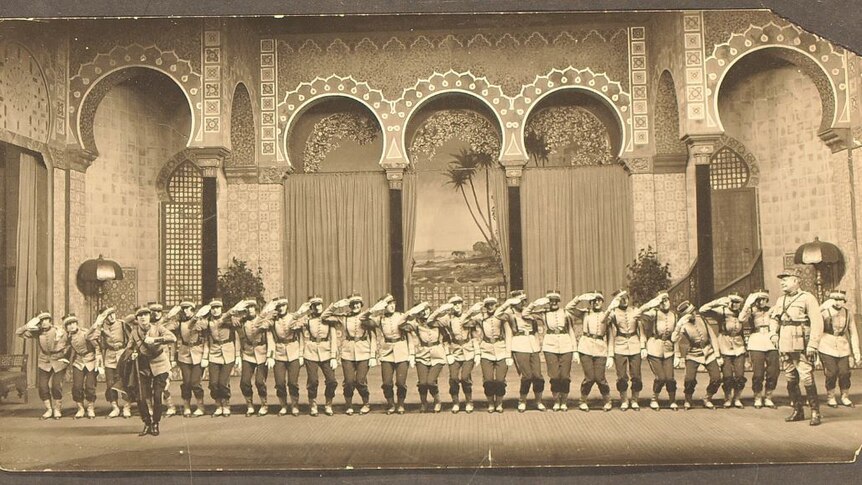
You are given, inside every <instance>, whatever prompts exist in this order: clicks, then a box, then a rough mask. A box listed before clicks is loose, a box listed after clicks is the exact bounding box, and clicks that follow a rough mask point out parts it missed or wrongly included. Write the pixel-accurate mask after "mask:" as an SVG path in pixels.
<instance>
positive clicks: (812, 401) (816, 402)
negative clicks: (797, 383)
mask: <svg viewBox="0 0 862 485" xmlns="http://www.w3.org/2000/svg"><path fill="white" fill-rule="evenodd" d="M805 395H806V397H807V398H808V405H809V406H810V407H811V421H810V422H809V423H808V424H809V425H811V426H817V425H819V424H820V421H821V420H822V416H821V415H820V399H819V398H818V397H817V388H816V387H815V386H806V387H805Z"/></svg>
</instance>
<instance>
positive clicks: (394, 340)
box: [383, 337, 404, 344]
mask: <svg viewBox="0 0 862 485" xmlns="http://www.w3.org/2000/svg"><path fill="white" fill-rule="evenodd" d="M383 341H384V342H386V343H387V344H397V343H398V342H403V341H404V337H395V338H389V337H383Z"/></svg>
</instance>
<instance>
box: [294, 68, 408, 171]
mask: <svg viewBox="0 0 862 485" xmlns="http://www.w3.org/2000/svg"><path fill="white" fill-rule="evenodd" d="M332 96H338V97H344V98H350V99H353V100H355V101H358V102H359V103H361V104H363V105H364V106H365V107H366V108H368V109H369V110H370V111H371V113H372V114H374V117H375V118H376V119H377V123H378V124H379V125H380V129H381V131H382V136H383V146H384V150H383V153H384V154H385V153H386V149H385V147H386V146H387V145H386V141H387V131H392V130H387V128H386V126H387V125H386V124H385V120H386V118H387V117H388V114H389V112H390V111H391V108H390V106H391V103H390V102H389V101H386V100H385V99H384V98H383V93H382V92H381V91H380V90H379V89H372V88H371V87H370V86H369V85H368V83H366V82H359V81H357V80H356V79H354V78H353V76H347V77H341V76H337V75H335V74H333V75H331V76H329V77H327V78H322V77H317V78H315V79H314V80H313V81H311V82H305V83H301V84H299V85H298V86H297V87H296V88H295V89H294V90H292V91H289V92H287V93H286V94H285V95H284V99H282V101H281V102H280V103H278V129H279V135H280V136H281V143H280V144H279V150H280V154H279V158H280V159H283V160H285V161H287V164H288V166H290V167H293V168H296V167H294V165H293V162H292V161H291V160H290V155H289V151H288V141H289V134H290V130H291V129H292V127H293V126H294V123H295V122H296V120H297V119H298V117H299V115H300V114H301V113H302V112H303V111H305V110H306V109H308V108H309V107H311V105H312V104H313V103H316V102H318V101H320V100H322V99H324V98H327V97H332ZM383 156H384V155H381V160H380V163H381V164H382V161H383Z"/></svg>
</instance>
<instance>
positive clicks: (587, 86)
mask: <svg viewBox="0 0 862 485" xmlns="http://www.w3.org/2000/svg"><path fill="white" fill-rule="evenodd" d="M565 89H574V90H582V91H587V92H590V93H592V94H594V95H596V96H598V97H599V98H600V99H601V100H602V101H603V102H604V103H605V104H607V106H608V107H609V108H611V109H612V110H613V112H614V114H615V115H616V118H617V122H618V123H619V127H620V136H621V140H622V142H621V143H620V150H619V153H616V154H615V155H617V156H620V157H621V156H622V155H623V154H624V153H626V152H631V151H633V146H632V136H631V133H632V117H631V112H630V109H629V105H630V102H631V97H630V96H629V94H628V93H626V92H625V91H623V89H622V86H621V85H620V83H619V82H617V81H611V80H610V79H609V78H608V76H607V75H606V74H605V73H594V72H593V71H592V70H591V69H589V68H587V69H576V68H574V67H568V68H566V69H564V70H559V69H554V70H552V71H551V72H549V73H548V74H545V75H543V76H538V77H536V80H535V81H533V83H532V84H529V85H527V86H524V87H523V88H521V92H520V94H519V95H518V96H516V97H515V98H514V99H513V100H512V101H513V102H512V109H511V111H509V112H506V113H504V115H506V116H511V117H513V119H512V120H511V121H507V123H506V126H507V128H508V127H511V129H512V131H514V132H516V133H517V136H515V137H513V138H511V139H509V140H508V144H507V145H506V148H505V152H504V153H505V155H507V156H508V155H512V156H516V155H521V156H522V157H526V150H525V149H524V137H525V135H526V133H525V130H526V124H527V119H528V117H529V116H530V113H531V112H532V110H533V108H534V107H535V106H536V105H538V104H539V102H540V101H541V100H542V99H544V98H545V97H546V96H548V95H550V94H551V93H554V92H557V91H560V90H565Z"/></svg>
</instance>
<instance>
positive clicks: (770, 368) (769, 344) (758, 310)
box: [739, 291, 781, 408]
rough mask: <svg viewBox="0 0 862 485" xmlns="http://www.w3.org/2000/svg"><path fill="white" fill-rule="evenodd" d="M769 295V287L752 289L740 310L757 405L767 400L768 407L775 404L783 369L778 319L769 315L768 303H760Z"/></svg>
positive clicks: (752, 388)
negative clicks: (780, 357) (759, 301)
mask: <svg viewBox="0 0 862 485" xmlns="http://www.w3.org/2000/svg"><path fill="white" fill-rule="evenodd" d="M758 297H759V298H758ZM768 299H769V295H768V294H767V293H766V292H765V291H760V292H755V293H752V294H751V295H749V296H748V300H749V301H746V304H745V305H743V307H742V310H741V311H740V312H739V320H740V321H741V322H742V324H743V331H744V332H745V338H746V347H747V348H748V355H749V357H750V358H751V369H752V376H751V390H752V391H754V407H755V408H760V407H763V405H764V404H765V405H766V406H767V407H775V403H773V402H772V392H773V391H774V390H775V387H776V386H777V385H778V373H779V372H780V370H781V367H780V366H779V362H778V322H776V321H775V320H773V319H771V318H769V308H768V307H766V308H763V307H761V306H758V305H756V303H757V301H758V300H762V301H768ZM764 381H765V384H766V394H765V396H764V394H763V391H764Z"/></svg>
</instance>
